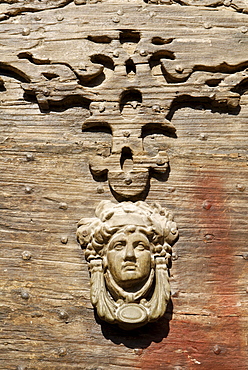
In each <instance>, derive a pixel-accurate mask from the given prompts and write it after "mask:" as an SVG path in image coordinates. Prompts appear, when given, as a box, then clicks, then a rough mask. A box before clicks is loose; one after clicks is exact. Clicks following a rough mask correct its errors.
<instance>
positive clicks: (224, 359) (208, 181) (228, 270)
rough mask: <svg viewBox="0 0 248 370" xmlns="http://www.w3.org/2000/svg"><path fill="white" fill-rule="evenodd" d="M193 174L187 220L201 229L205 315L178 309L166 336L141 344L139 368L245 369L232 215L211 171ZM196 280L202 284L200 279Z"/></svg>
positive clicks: (224, 195)
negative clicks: (185, 313)
mask: <svg viewBox="0 0 248 370" xmlns="http://www.w3.org/2000/svg"><path fill="white" fill-rule="evenodd" d="M196 178H197V181H196V183H195V186H194V189H193V191H194V196H192V198H193V199H191V204H194V205H195V208H194V210H193V212H194V215H193V220H192V222H196V223H197V228H199V229H200V230H201V232H202V252H201V253H202V254H201V255H202V257H203V256H204V257H205V260H206V263H205V266H204V271H205V273H204V274H206V275H207V278H206V277H205V276H203V282H204V281H205V282H206V281H207V282H208V287H209V288H208V291H207V293H206V294H205V296H206V297H207V301H206V300H204V302H202V307H205V308H208V310H209V311H210V316H209V317H207V318H203V317H201V316H198V318H196V317H193V318H192V317H190V316H189V317H188V320H187V317H186V320H185V316H184V317H183V319H182V318H181V317H180V315H179V316H178V318H177V319H174V320H172V321H171V323H170V333H169V335H168V337H167V338H165V339H163V341H162V342H160V343H152V344H151V345H150V346H149V347H148V348H147V349H145V350H144V352H143V355H142V356H141V359H140V360H141V362H140V366H141V369H144V370H152V369H154V370H156V369H166V370H170V369H174V370H184V369H206V370H209V369H211V370H219V369H223V370H233V369H236V368H237V369H242V370H247V369H248V361H247V354H246V353H245V348H244V347H245V343H244V342H245V338H244V336H243V334H242V327H241V322H240V318H239V307H238V301H239V296H238V292H237V291H236V284H235V282H237V272H238V266H235V263H234V254H235V248H234V246H235V244H234V241H232V240H231V239H230V224H231V217H230V214H229V213H228V209H227V208H226V194H225V190H224V188H223V184H222V182H221V180H220V176H218V173H216V172H215V173H212V174H209V173H208V175H207V176H205V177H202V178H201V177H199V176H196ZM204 205H205V206H204ZM191 211H192V210H191ZM179 226H180V225H179ZM236 244H237V241H236ZM198 253H199V252H198ZM235 268H236V270H235ZM179 273H180V272H179ZM182 279H183V278H182ZM197 284H198V285H199V286H201V282H199V281H197ZM189 289H190V287H189ZM205 291H206V287H205ZM178 300H180V295H179V298H178ZM192 311H193V312H194V309H192ZM196 321H197V323H196ZM216 346H219V348H220V350H221V351H220V353H218V354H216V353H214V349H216ZM215 352H216V351H215ZM217 352H219V351H217Z"/></svg>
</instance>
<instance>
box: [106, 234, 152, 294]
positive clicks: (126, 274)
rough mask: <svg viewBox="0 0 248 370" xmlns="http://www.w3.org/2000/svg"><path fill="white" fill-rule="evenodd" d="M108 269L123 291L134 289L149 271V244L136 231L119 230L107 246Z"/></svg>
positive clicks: (144, 279)
mask: <svg viewBox="0 0 248 370" xmlns="http://www.w3.org/2000/svg"><path fill="white" fill-rule="evenodd" d="M106 257H107V263H108V269H109V271H110V273H111V274H112V276H113V278H114V280H115V281H116V283H117V284H118V285H119V286H121V287H122V288H124V289H128V288H134V290H135V288H136V287H137V286H138V287H139V286H140V285H142V283H144V282H145V281H146V279H147V278H148V276H149V274H150V270H151V252H150V242H149V240H148V239H147V237H146V236H145V235H144V234H143V233H141V232H140V231H138V230H137V229H136V230H135V231H134V232H131V233H130V232H125V231H124V230H120V231H119V232H117V233H116V234H114V235H113V236H112V238H111V239H110V241H109V243H108V245H107V254H106Z"/></svg>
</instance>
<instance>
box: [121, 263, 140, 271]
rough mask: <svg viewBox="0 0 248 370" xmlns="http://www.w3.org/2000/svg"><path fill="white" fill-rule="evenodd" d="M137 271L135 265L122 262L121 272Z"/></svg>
mask: <svg viewBox="0 0 248 370" xmlns="http://www.w3.org/2000/svg"><path fill="white" fill-rule="evenodd" d="M136 269H137V264H136V263H134V262H124V263H123V267H122V270H124V271H134V270H136Z"/></svg>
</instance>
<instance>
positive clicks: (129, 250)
mask: <svg viewBox="0 0 248 370" xmlns="http://www.w3.org/2000/svg"><path fill="white" fill-rule="evenodd" d="M135 259H136V257H135V254H134V247H133V243H131V242H129V243H127V245H126V253H125V260H126V261H135Z"/></svg>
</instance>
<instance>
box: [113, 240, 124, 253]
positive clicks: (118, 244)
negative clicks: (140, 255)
mask: <svg viewBox="0 0 248 370" xmlns="http://www.w3.org/2000/svg"><path fill="white" fill-rule="evenodd" d="M124 246H125V242H124V241H118V242H116V243H114V245H113V247H112V249H115V250H117V251H120V250H122V249H123V248H124Z"/></svg>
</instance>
